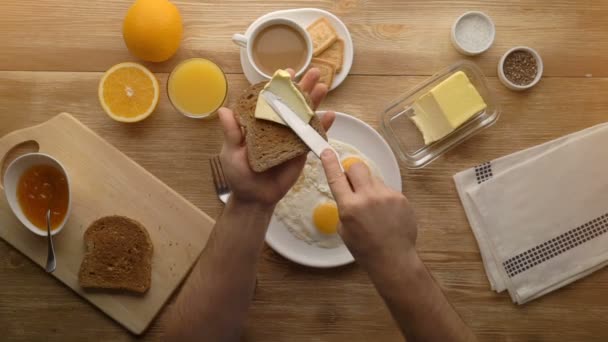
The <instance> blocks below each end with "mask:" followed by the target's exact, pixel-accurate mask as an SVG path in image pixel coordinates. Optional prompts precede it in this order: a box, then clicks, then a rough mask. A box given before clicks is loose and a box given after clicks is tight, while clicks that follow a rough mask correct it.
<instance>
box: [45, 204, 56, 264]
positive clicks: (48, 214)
mask: <svg viewBox="0 0 608 342" xmlns="http://www.w3.org/2000/svg"><path fill="white" fill-rule="evenodd" d="M46 232H47V235H46V236H47V241H48V255H47V256H46V271H47V272H48V273H51V272H53V271H54V270H55V267H57V263H56V262H55V248H53V236H51V209H49V210H47V212H46Z"/></svg>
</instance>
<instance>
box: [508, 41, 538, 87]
mask: <svg viewBox="0 0 608 342" xmlns="http://www.w3.org/2000/svg"><path fill="white" fill-rule="evenodd" d="M542 75H543V60H542V59H541V58H540V55H539V54H538V52H536V50H534V49H532V48H529V47H527V46H516V47H514V48H512V49H510V50H509V51H507V53H505V54H504V55H503V56H502V58H501V59H500V62H498V78H499V79H500V81H501V82H502V84H504V85H505V87H507V88H509V89H511V90H515V91H521V90H526V89H530V88H532V87H534V86H535V85H536V83H538V81H540V78H541V77H542Z"/></svg>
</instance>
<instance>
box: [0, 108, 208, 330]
mask: <svg viewBox="0 0 608 342" xmlns="http://www.w3.org/2000/svg"><path fill="white" fill-rule="evenodd" d="M28 141H35V142H36V143H37V144H38V146H39V152H40V153H46V154H49V155H52V156H53V157H55V158H57V160H59V161H60V162H61V163H62V165H63V166H64V167H65V169H66V172H67V174H68V175H69V182H70V198H71V207H72V210H71V214H70V217H69V220H68V222H67V223H66V226H65V227H64V229H63V230H62V232H61V233H60V234H57V235H56V236H55V238H54V244H55V248H56V258H57V269H56V270H55V271H54V272H53V273H52V275H53V276H54V277H56V278H57V279H59V280H61V281H62V282H63V283H64V284H65V285H67V286H69V287H70V288H72V290H74V292H76V293H77V294H79V295H81V296H82V297H84V298H85V299H86V300H88V301H90V302H91V303H93V304H94V305H95V306H97V307H98V308H100V309H101V310H102V311H103V312H105V313H107V314H108V315H109V316H111V317H112V318H114V319H115V320H117V321H118V322H119V323H120V324H122V325H124V326H125V327H126V328H127V329H129V330H130V331H131V332H133V333H136V334H141V333H142V332H143V331H144V330H145V329H146V328H147V327H148V325H149V324H150V322H151V321H152V319H153V318H154V317H155V316H156V314H157V313H158V311H159V310H160V309H161V308H162V306H163V305H164V303H165V302H166V301H167V300H168V298H169V296H171V294H172V293H173V291H174V290H175V288H176V287H177V286H178V285H179V284H180V283H181V281H182V279H184V278H185V276H186V274H187V273H188V271H189V270H190V268H191V267H192V265H193V264H194V262H195V261H196V260H198V256H199V255H200V253H201V252H202V250H203V248H204V246H205V244H206V241H207V239H208V237H209V234H210V232H211V229H212V227H213V225H214V224H215V222H214V221H213V220H212V219H211V218H210V217H209V216H207V215H206V214H205V213H203V212H202V211H200V210H198V209H197V208H196V207H194V206H193V205H192V204H191V203H189V202H188V201H186V200H185V199H184V198H182V197H181V196H179V195H178V194H177V193H176V192H175V191H174V190H172V189H171V188H169V187H167V186H166V185H165V184H163V183H161V182H160V181H159V180H158V179H156V178H155V177H153V176H152V175H150V174H149V173H148V172H147V171H146V170H145V169H143V168H142V167H141V166H139V165H137V164H135V163H134V162H133V161H132V160H130V159H129V158H127V157H126V156H125V155H124V154H122V153H121V152H120V151H119V150H117V149H116V148H115V147H113V146H111V145H109V144H108V143H107V142H106V141H104V140H103V139H101V138H100V137H99V136H97V135H95V133H93V132H92V131H91V130H90V129H89V128H87V127H86V126H84V125H82V124H81V123H80V122H78V121H77V120H76V119H74V118H73V117H72V116H71V115H69V114H67V113H62V114H59V115H57V116H55V117H53V118H52V119H50V120H48V121H45V122H44V123H42V124H40V125H36V126H33V127H28V128H24V129H21V130H17V131H13V132H11V133H9V134H7V135H5V136H3V137H1V138H0V161H2V160H4V157H5V155H6V154H7V153H8V152H9V151H10V150H11V149H13V148H14V147H15V146H18V145H20V144H22V143H24V142H28ZM109 215H121V216H127V217H129V218H132V219H134V220H136V221H138V222H140V223H141V224H142V225H143V226H144V227H146V230H147V231H148V233H149V235H150V239H151V241H152V245H153V247H154V252H153V253H152V266H153V267H152V280H151V285H150V290H149V291H148V292H147V293H146V294H144V295H142V296H132V295H125V294H116V293H114V294H112V293H104V292H99V291H86V290H84V289H83V288H82V287H80V285H79V283H78V273H79V269H80V264H81V262H82V260H83V258H84V254H85V248H84V247H85V246H84V240H83V236H84V232H85V231H86V229H87V227H88V226H89V225H90V224H91V223H92V222H93V221H95V220H96V219H98V218H100V217H103V216H109ZM0 226H2V227H3V229H2V231H0V237H1V238H2V239H4V240H5V241H6V242H8V243H9V244H11V245H12V246H13V247H15V248H16V249H17V250H19V251H20V252H21V253H23V254H24V255H26V256H28V257H29V258H30V259H31V260H32V261H34V262H35V263H36V264H38V265H40V266H44V264H45V262H46V248H45V245H46V239H44V238H40V237H39V236H35V235H34V234H32V233H31V232H29V231H28V230H27V229H24V227H23V226H22V225H21V224H20V223H19V221H18V220H17V218H16V217H15V215H13V214H12V212H11V211H10V209H9V207H8V202H7V201H6V199H4V198H2V200H0Z"/></svg>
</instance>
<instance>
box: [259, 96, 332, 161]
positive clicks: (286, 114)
mask: <svg viewBox="0 0 608 342" xmlns="http://www.w3.org/2000/svg"><path fill="white" fill-rule="evenodd" d="M261 95H262V96H263V97H264V99H265V100H266V103H268V105H269V106H270V108H272V109H273V110H274V111H275V112H276V113H277V115H279V116H280V117H281V119H283V121H285V123H286V124H287V126H289V127H290V128H291V129H292V130H293V131H294V133H295V134H296V135H297V136H298V137H300V139H302V141H303V142H304V143H305V144H306V146H308V147H309V148H310V150H311V151H312V153H314V154H315V155H316V156H317V157H319V158H321V153H322V152H323V151H324V150H326V149H329V150H331V151H332V152H333V153H334V154H335V155H336V158H338V160H340V155H338V152H336V150H334V148H333V147H331V145H330V144H329V143H328V142H327V141H326V140H325V139H323V137H322V136H321V134H319V132H317V131H315V129H314V128H312V127H311V126H310V125H309V124H307V123H306V122H304V121H303V120H302V119H301V118H300V117H299V116H298V114H296V113H295V112H294V111H293V110H292V109H291V108H290V107H289V106H288V105H287V104H286V103H285V102H284V101H283V99H281V98H280V97H279V96H277V95H276V94H274V93H271V92H269V91H267V90H264V91H262V93H261ZM338 164H339V165H340V170H341V171H342V172H344V168H343V167H342V163H338Z"/></svg>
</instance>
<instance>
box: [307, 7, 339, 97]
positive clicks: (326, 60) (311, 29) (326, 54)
mask: <svg viewBox="0 0 608 342" xmlns="http://www.w3.org/2000/svg"><path fill="white" fill-rule="evenodd" d="M306 30H307V31H308V34H309V35H310V38H311V39H312V48H313V56H314V57H313V59H312V61H311V62H310V67H311V68H317V69H319V70H320V71H321V79H320V80H319V81H320V82H321V83H325V84H326V85H327V86H328V87H331V85H332V83H333V81H334V76H335V75H336V73H338V72H340V70H342V63H343V61H344V40H342V39H340V38H338V34H337V33H336V29H335V28H334V27H333V26H332V25H331V23H330V22H329V20H327V18H325V17H321V18H319V19H317V20H316V21H315V22H314V23H312V24H311V25H310V26H308V28H307V29H306Z"/></svg>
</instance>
